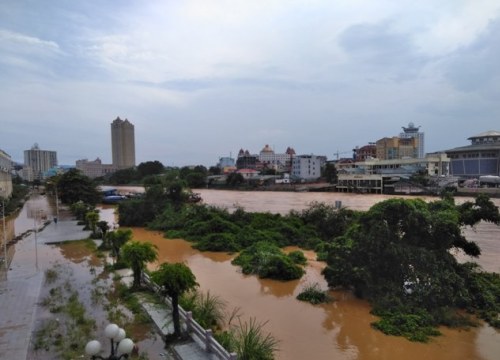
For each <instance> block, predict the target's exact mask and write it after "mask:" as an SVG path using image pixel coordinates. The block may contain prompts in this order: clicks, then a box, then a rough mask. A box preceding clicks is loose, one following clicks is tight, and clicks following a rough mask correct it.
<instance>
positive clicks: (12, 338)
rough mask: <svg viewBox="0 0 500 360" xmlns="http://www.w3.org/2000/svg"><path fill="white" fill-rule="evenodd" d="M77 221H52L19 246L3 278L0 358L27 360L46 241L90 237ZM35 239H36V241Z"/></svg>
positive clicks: (0, 282) (0, 286)
mask: <svg viewBox="0 0 500 360" xmlns="http://www.w3.org/2000/svg"><path fill="white" fill-rule="evenodd" d="M81 229H82V226H81V225H77V222H76V221H60V222H59V223H58V224H57V225H56V224H54V223H51V224H49V225H48V226H47V227H46V228H45V229H44V230H43V231H42V232H39V233H37V234H35V233H31V234H30V235H28V236H27V237H26V238H24V239H23V240H22V241H20V242H19V243H18V244H17V245H16V254H15V256H14V258H13V259H12V262H11V264H10V269H9V271H8V272H7V273H6V272H5V269H2V270H1V271H2V275H1V276H2V277H1V280H0V305H1V312H0V359H5V360H10V359H26V358H27V356H28V349H29V346H30V338H31V333H32V330H33V325H34V321H35V318H36V310H37V303H38V296H39V294H40V290H41V287H42V282H43V279H44V270H45V269H47V268H48V267H49V266H50V256H49V255H48V253H47V252H48V251H49V250H50V249H48V248H47V247H46V246H43V247H42V246H39V245H41V244H43V243H50V242H61V241H65V240H78V239H85V238H87V237H88V233H87V232H85V231H82V230H81ZM35 240H36V241H35Z"/></svg>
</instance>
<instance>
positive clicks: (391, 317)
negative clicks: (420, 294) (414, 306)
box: [371, 311, 441, 342]
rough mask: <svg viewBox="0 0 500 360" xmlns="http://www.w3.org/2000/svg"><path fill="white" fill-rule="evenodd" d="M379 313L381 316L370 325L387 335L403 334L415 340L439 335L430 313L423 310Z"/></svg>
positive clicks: (419, 340)
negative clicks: (411, 312)
mask: <svg viewBox="0 0 500 360" xmlns="http://www.w3.org/2000/svg"><path fill="white" fill-rule="evenodd" d="M380 315H381V316H382V318H381V319H380V320H379V321H376V322H373V323H372V324H371V325H372V326H373V327H374V328H375V329H377V330H380V331H382V332H383V333H384V334H387V335H394V336H403V337H405V338H407V339H408V340H410V341H417V342H428V341H429V339H430V338H431V337H432V336H439V335H441V333H440V332H439V330H437V329H436V327H435V324H434V322H433V321H432V318H431V317H430V315H429V314H427V313H424V312H419V313H413V314H405V313H400V312H395V311H392V312H385V313H383V314H380Z"/></svg>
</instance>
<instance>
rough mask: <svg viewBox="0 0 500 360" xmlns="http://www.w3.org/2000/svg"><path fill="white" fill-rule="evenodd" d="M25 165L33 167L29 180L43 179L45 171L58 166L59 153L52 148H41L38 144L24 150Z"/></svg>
mask: <svg viewBox="0 0 500 360" xmlns="http://www.w3.org/2000/svg"><path fill="white" fill-rule="evenodd" d="M24 166H25V167H28V168H30V169H31V173H30V172H29V171H28V172H27V173H30V174H31V176H30V178H28V179H25V180H28V181H33V180H43V178H44V175H43V174H44V173H46V172H47V171H49V169H52V168H54V167H56V166H57V153H56V152H55V151H50V150H40V148H39V147H38V144H35V145H33V147H32V148H31V149H30V150H24Z"/></svg>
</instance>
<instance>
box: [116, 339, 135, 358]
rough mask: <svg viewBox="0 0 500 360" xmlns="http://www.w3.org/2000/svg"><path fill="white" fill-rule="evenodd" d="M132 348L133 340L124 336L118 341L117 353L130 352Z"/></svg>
mask: <svg viewBox="0 0 500 360" xmlns="http://www.w3.org/2000/svg"><path fill="white" fill-rule="evenodd" d="M132 350H134V342H133V341H132V340H130V339H129V338H125V339H123V340H122V341H120V344H119V345H118V353H119V354H127V355H128V354H130V353H131V352H132Z"/></svg>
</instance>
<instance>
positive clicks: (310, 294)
mask: <svg viewBox="0 0 500 360" xmlns="http://www.w3.org/2000/svg"><path fill="white" fill-rule="evenodd" d="M297 300H300V301H307V302H310V303H311V304H313V305H317V304H323V303H329V302H332V301H333V297H332V296H330V294H328V291H325V290H321V288H320V287H319V284H318V283H314V284H308V285H306V286H305V287H304V290H302V291H301V292H300V294H299V295H297Z"/></svg>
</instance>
